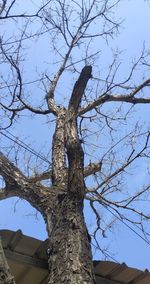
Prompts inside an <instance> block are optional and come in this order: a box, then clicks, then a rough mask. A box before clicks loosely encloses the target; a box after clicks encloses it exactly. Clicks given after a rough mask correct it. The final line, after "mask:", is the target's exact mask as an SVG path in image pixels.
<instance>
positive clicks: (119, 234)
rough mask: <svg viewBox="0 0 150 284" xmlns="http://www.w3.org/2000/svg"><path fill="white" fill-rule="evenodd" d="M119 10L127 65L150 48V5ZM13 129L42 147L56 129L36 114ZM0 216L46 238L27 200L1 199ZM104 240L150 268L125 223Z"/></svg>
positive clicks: (1, 223) (117, 253)
mask: <svg viewBox="0 0 150 284" xmlns="http://www.w3.org/2000/svg"><path fill="white" fill-rule="evenodd" d="M116 12H117V14H118V16H119V17H120V18H124V22H123V24H122V28H121V29H120V35H119V36H118V37H117V39H116V40H115V41H114V43H113V46H114V47H116V46H118V48H120V49H121V50H123V51H124V55H122V58H123V60H124V61H125V65H127V63H128V60H129V58H131V57H135V56H138V55H139V53H140V50H141V49H142V45H143V42H144V41H145V44H146V46H147V48H150V37H149V26H150V7H149V5H148V3H147V2H144V1H143V0H138V1H136V0H132V1H122V4H120V9H118V11H116ZM40 48H41V51H42V53H44V55H45V56H44V61H46V52H47V51H48V48H49V47H48V45H46V44H45V42H44V43H43V45H41V46H40ZM31 52H32V53H31V54H32V56H33V60H34V62H36V63H37V66H38V64H40V65H42V64H43V63H42V62H43V58H42V57H41V56H40V50H39V49H37V50H34V51H33V50H32V51H31ZM103 56H104V58H105V59H103V60H104V61H105V63H106V61H107V60H108V61H109V58H110V57H109V54H108V50H107V49H106V51H103ZM31 69H32V68H31ZM30 76H31V78H33V77H32V75H31V71H30V72H29V73H28V74H27V77H30ZM149 77H150V75H149ZM142 116H143V117H145V119H146V120H147V121H148V120H149V118H150V114H149V109H148V107H146V111H145V112H143V113H142ZM39 127H40V137H39ZM20 129H23V131H21V132H20ZM12 132H13V133H15V134H16V135H18V133H19V132H20V134H19V138H20V139H21V140H23V139H24V137H28V138H27V140H26V141H27V142H28V141H32V143H33V144H32V147H33V148H34V146H35V145H36V141H37V140H39V146H38V147H39V148H40V147H41V146H42V147H43V149H44V148H45V145H47V144H48V146H49V145H50V140H49V137H48V134H50V133H52V129H48V130H47V124H46V121H45V120H44V119H43V118H41V119H40V121H39V120H35V118H34V119H33V120H32V121H30V123H28V121H27V120H26V118H24V120H23V121H22V122H20V123H19V125H18V126H17V128H16V129H13V130H12ZM38 147H37V146H36V149H38ZM141 171H142V166H141ZM136 178H137V177H136ZM148 178H149V177H148V176H144V175H143V179H148ZM133 184H134V183H133ZM133 184H132V185H133ZM0 216H1V218H0V229H11V230H14V231H16V230H18V229H21V230H22V232H23V233H24V234H26V235H30V236H34V237H37V236H38V238H41V239H43V240H44V239H45V238H46V229H45V224H44V221H43V220H42V218H41V216H40V214H39V213H37V212H36V211H35V210H34V209H33V208H31V206H30V205H29V204H27V202H26V201H24V200H19V199H17V198H12V199H10V200H5V201H1V202H0ZM86 216H87V222H88V223H89V224H91V223H92V219H91V216H89V213H88V214H87V215H86ZM103 242H104V243H106V244H108V246H109V248H110V251H111V252H112V253H113V256H114V258H115V259H116V260H117V261H119V262H121V263H122V262H125V263H126V264H127V265H128V266H131V267H137V268H140V269H145V268H148V269H149V270H150V245H148V244H146V243H144V241H143V240H141V239H140V238H139V237H138V236H136V235H135V234H134V233H133V232H131V230H129V229H128V228H126V227H125V226H124V225H123V224H121V223H119V222H117V224H116V226H115V230H114V232H113V235H108V238H107V239H105V240H103ZM95 257H96V258H99V254H98V253H96V254H94V258H95Z"/></svg>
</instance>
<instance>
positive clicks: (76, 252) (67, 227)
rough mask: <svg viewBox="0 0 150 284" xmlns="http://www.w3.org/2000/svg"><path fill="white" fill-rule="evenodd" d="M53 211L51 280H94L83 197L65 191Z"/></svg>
mask: <svg viewBox="0 0 150 284" xmlns="http://www.w3.org/2000/svg"><path fill="white" fill-rule="evenodd" d="M51 212H52V213H51V216H50V215H48V218H49V217H50V221H48V222H47V223H48V233H49V240H50V246H49V268H50V276H49V282H48V283H49V284H52V283H58V284H61V283H68V284H69V283H70V284H77V283H85V284H91V283H95V282H94V275H93V267H92V261H91V260H92V255H91V247H90V244H89V242H88V236H87V230H86V227H85V223H84V217H83V213H82V212H83V204H82V201H79V200H77V198H76V197H74V196H73V195H72V194H62V195H60V196H58V198H57V199H56V200H55V206H54V207H53V210H52V211H51Z"/></svg>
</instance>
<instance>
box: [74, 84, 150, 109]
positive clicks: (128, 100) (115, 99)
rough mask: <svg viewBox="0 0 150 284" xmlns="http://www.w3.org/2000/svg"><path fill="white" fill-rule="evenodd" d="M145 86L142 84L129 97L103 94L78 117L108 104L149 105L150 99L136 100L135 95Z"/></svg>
mask: <svg viewBox="0 0 150 284" xmlns="http://www.w3.org/2000/svg"><path fill="white" fill-rule="evenodd" d="M145 86H147V85H145V84H141V85H140V86H139V87H137V88H136V89H135V90H134V91H133V92H132V93H131V94H129V95H117V96H114V95H110V94H107V93H105V94H103V95H102V96H100V97H99V98H98V99H96V100H95V101H93V102H92V103H90V104H88V105H87V106H86V107H84V108H83V109H81V110H80V111H79V112H78V115H82V114H84V113H86V112H88V111H90V110H92V109H94V108H96V107H97V106H99V105H102V104H104V103H106V102H126V103H131V104H148V103H150V98H135V97H134V95H136V94H137V93H138V92H140V91H141V89H143V88H144V87H145Z"/></svg>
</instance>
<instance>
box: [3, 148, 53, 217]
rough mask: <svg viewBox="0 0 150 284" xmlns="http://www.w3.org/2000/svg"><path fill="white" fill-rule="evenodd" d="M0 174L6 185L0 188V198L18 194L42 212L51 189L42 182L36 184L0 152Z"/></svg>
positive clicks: (45, 207)
mask: <svg viewBox="0 0 150 284" xmlns="http://www.w3.org/2000/svg"><path fill="white" fill-rule="evenodd" d="M0 175H1V176H2V177H3V178H4V180H5V184H6V187H5V188H3V189H1V190H0V199H1V200H2V199H5V198H8V197H11V196H18V197H21V198H23V199H25V200H27V201H28V202H29V203H30V204H31V205H32V206H33V207H35V208H36V209H37V210H38V211H40V212H41V213H42V214H43V213H44V212H45V210H46V209H47V200H48V199H50V196H51V193H52V191H51V190H50V188H48V187H45V186H43V185H42V184H40V185H39V184H36V183H35V182H32V181H31V180H30V179H28V178H27V177H26V176H25V175H24V174H23V173H22V172H21V171H20V170H19V169H18V168H17V167H16V166H15V165H14V164H13V163H12V162H10V161H9V160H8V158H6V157H5V156H4V155H3V153H1V152H0Z"/></svg>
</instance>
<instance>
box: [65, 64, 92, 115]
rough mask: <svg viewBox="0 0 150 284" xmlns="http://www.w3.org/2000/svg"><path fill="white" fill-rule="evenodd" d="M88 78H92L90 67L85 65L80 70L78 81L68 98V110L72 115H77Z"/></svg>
mask: <svg viewBox="0 0 150 284" xmlns="http://www.w3.org/2000/svg"><path fill="white" fill-rule="evenodd" d="M90 78H92V67H91V66H90V65H89V66H88V65H87V66H85V67H84V68H83V69H82V71H81V74H80V76H79V79H78V80H77V81H76V83H75V85H74V88H73V92H72V95H71V98H70V102H69V109H72V110H73V111H74V113H77V111H78V108H79V106H80V103H81V99H82V96H83V94H84V91H85V88H86V85H87V83H88V81H89V79H90Z"/></svg>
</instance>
